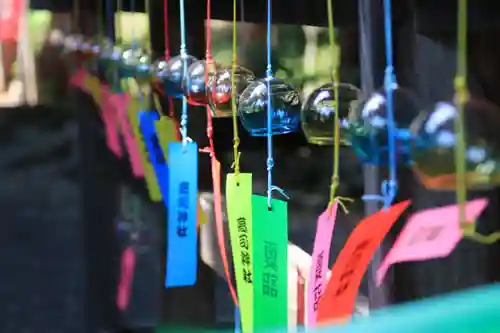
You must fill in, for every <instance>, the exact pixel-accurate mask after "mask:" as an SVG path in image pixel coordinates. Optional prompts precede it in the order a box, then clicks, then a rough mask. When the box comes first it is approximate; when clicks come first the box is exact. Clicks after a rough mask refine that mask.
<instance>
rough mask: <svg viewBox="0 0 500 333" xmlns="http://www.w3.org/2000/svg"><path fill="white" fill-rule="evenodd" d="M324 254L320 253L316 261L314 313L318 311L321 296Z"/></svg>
mask: <svg viewBox="0 0 500 333" xmlns="http://www.w3.org/2000/svg"><path fill="white" fill-rule="evenodd" d="M324 257H325V252H324V251H321V252H320V253H319V255H318V258H317V260H316V266H315V272H316V274H315V278H314V311H318V307H319V300H320V298H321V295H323V258H324Z"/></svg>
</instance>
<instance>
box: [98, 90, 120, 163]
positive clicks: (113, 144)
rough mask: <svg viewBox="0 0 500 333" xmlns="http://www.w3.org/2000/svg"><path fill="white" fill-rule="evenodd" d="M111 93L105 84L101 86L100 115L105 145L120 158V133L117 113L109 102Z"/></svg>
mask: <svg viewBox="0 0 500 333" xmlns="http://www.w3.org/2000/svg"><path fill="white" fill-rule="evenodd" d="M110 97H111V93H110V91H109V88H108V87H106V86H103V85H102V86H101V98H102V103H101V117H102V121H103V123H104V129H105V131H106V145H107V146H108V148H109V150H111V152H113V154H115V156H116V157H118V158H121V157H122V156H123V151H122V146H121V143H120V134H119V133H118V128H117V126H118V119H117V117H118V115H117V112H116V110H115V108H114V105H113V104H112V103H110V102H109V98H110Z"/></svg>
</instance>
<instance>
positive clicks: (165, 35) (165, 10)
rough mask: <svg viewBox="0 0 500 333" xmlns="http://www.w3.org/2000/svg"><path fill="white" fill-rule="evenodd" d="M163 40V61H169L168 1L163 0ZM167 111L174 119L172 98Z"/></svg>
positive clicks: (161, 90) (160, 90)
mask: <svg viewBox="0 0 500 333" xmlns="http://www.w3.org/2000/svg"><path fill="white" fill-rule="evenodd" d="M163 38H164V41H165V53H164V56H165V61H169V60H170V58H171V55H170V38H169V29H168V0H163ZM159 88H160V89H157V91H158V92H161V95H164V94H163V89H162V88H161V85H160V87H159ZM167 100H168V110H169V116H170V118H172V119H174V117H175V112H174V102H173V100H172V97H170V96H169V97H168V98H167Z"/></svg>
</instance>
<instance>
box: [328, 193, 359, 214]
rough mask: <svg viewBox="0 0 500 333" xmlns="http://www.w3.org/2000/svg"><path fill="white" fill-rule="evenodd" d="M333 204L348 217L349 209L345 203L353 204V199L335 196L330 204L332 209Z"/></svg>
mask: <svg viewBox="0 0 500 333" xmlns="http://www.w3.org/2000/svg"><path fill="white" fill-rule="evenodd" d="M335 202H337V203H338V205H339V206H340V208H341V209H342V211H343V212H344V214H346V215H348V214H349V209H348V208H347V206H346V203H352V202H354V199H353V198H349V197H341V196H336V197H335V198H333V202H331V203H330V207H332V206H333V204H334V203H335Z"/></svg>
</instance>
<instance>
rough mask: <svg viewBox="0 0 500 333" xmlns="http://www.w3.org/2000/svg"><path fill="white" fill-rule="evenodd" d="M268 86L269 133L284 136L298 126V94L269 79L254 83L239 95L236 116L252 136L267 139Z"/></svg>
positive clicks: (282, 81) (279, 82) (288, 85)
mask: <svg viewBox="0 0 500 333" xmlns="http://www.w3.org/2000/svg"><path fill="white" fill-rule="evenodd" d="M268 85H269V91H270V92H271V96H270V100H271V112H272V125H271V126H272V127H271V132H272V134H273V135H276V134H287V133H292V132H295V131H296V130H297V128H298V127H299V123H300V107H301V105H300V96H299V92H298V91H297V90H296V89H295V87H294V86H292V85H291V84H290V83H288V82H286V81H284V80H282V79H279V78H276V77H273V76H270V77H266V78H264V79H260V80H256V81H253V82H252V83H250V85H249V86H248V87H247V88H246V89H245V90H244V91H243V92H242V93H241V95H240V98H239V105H238V114H239V116H240V120H241V123H242V125H243V127H244V128H245V129H246V130H247V131H248V132H249V133H250V135H252V136H267V135H268V128H267V110H268V107H267V104H268Z"/></svg>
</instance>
